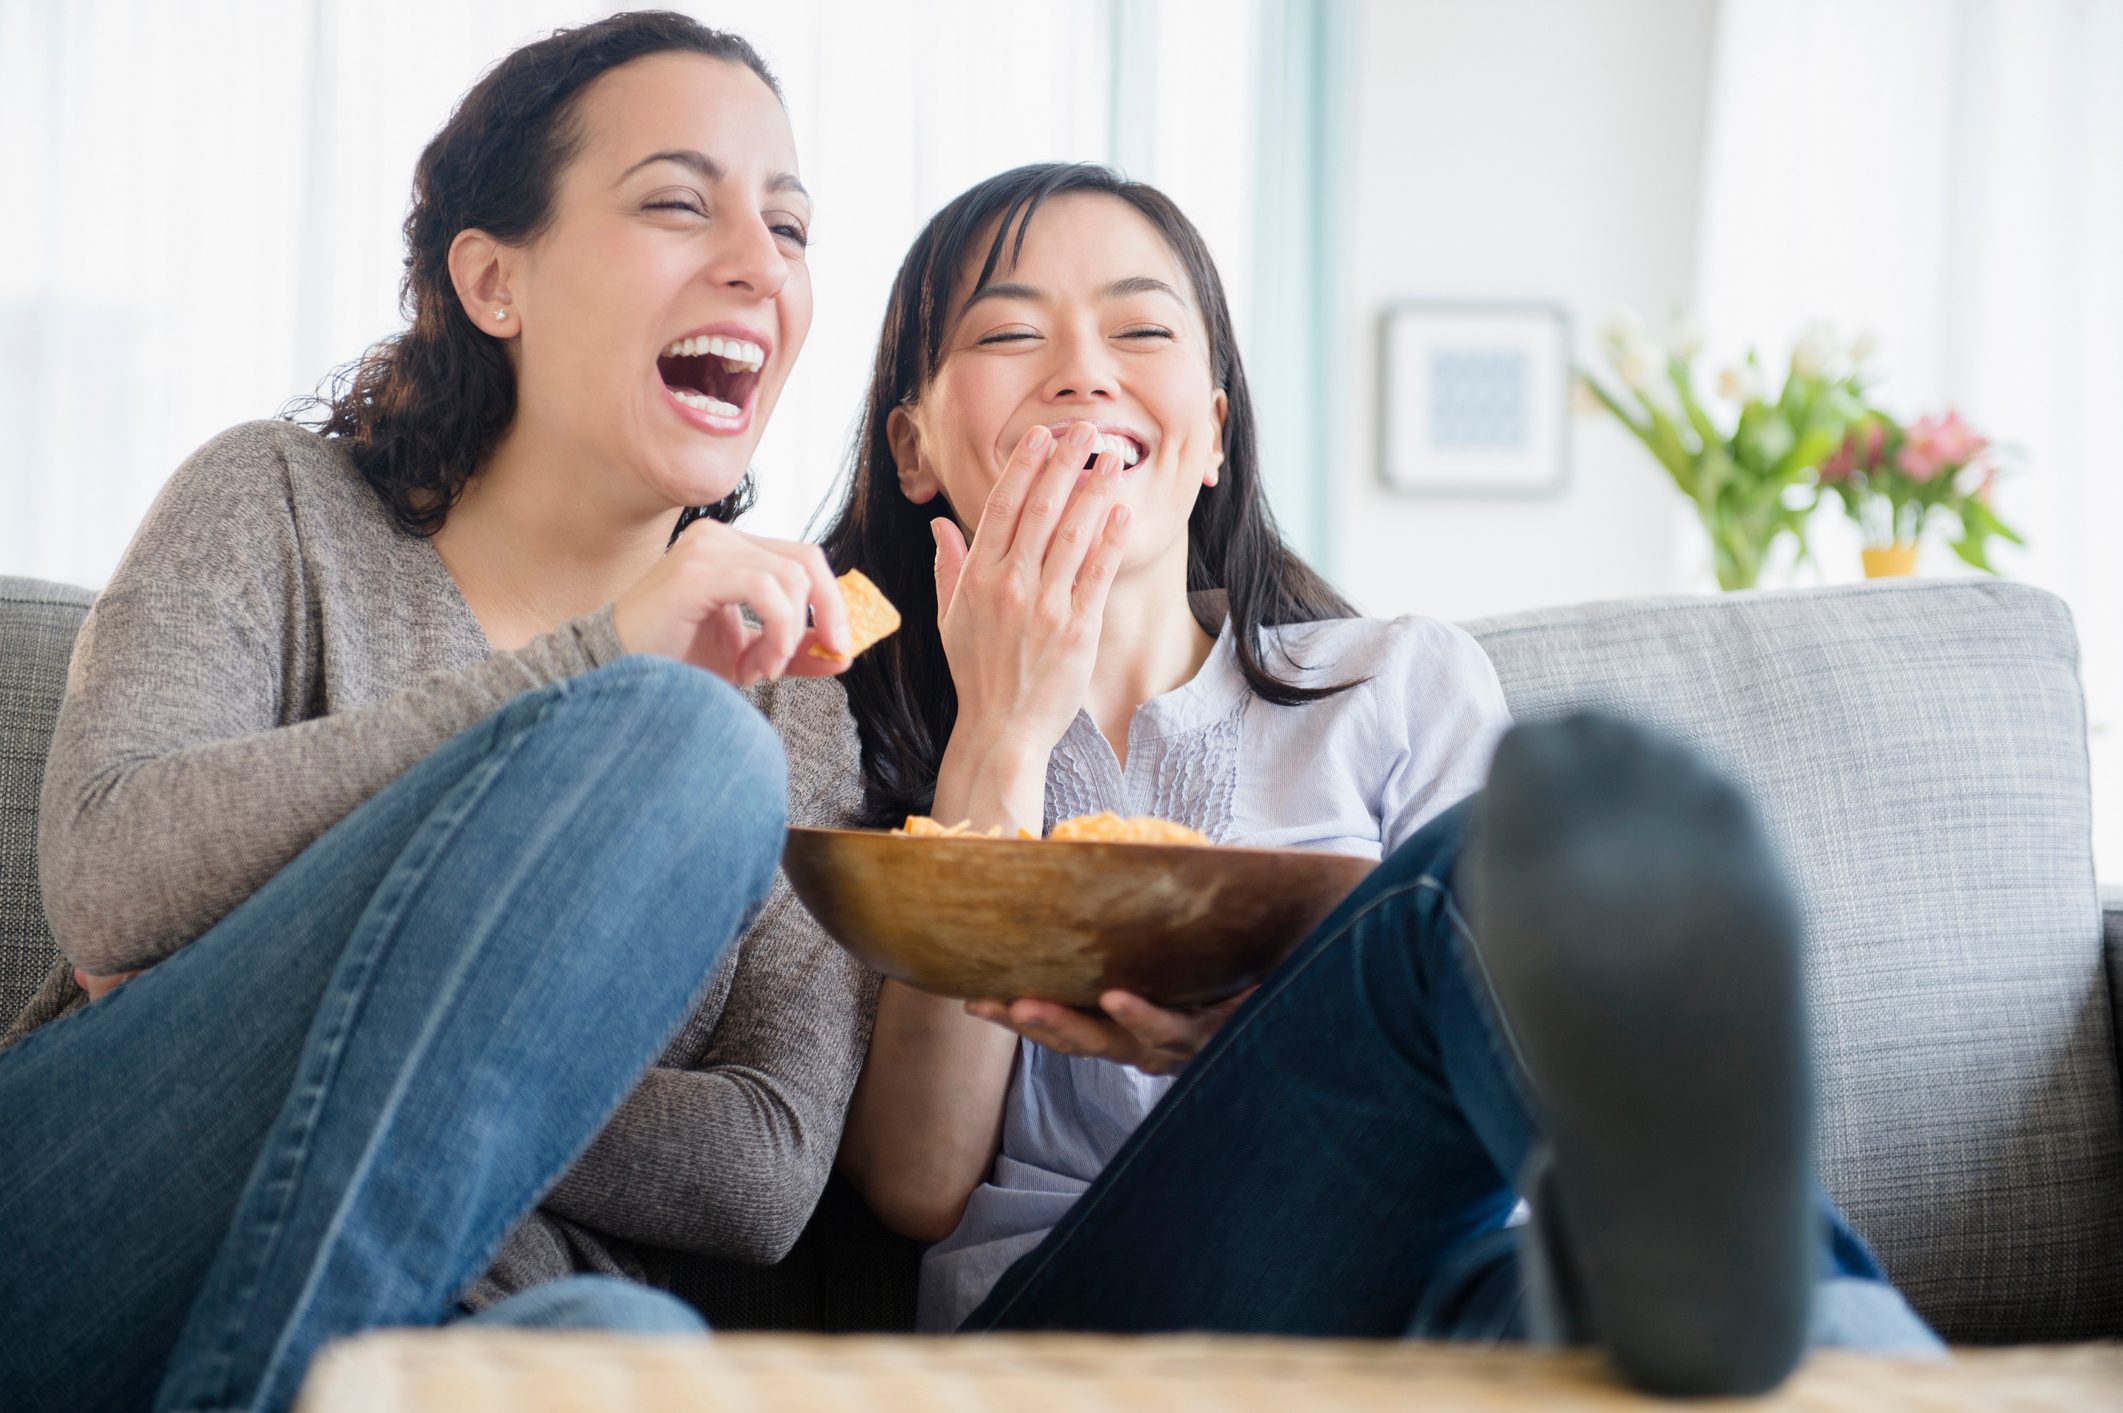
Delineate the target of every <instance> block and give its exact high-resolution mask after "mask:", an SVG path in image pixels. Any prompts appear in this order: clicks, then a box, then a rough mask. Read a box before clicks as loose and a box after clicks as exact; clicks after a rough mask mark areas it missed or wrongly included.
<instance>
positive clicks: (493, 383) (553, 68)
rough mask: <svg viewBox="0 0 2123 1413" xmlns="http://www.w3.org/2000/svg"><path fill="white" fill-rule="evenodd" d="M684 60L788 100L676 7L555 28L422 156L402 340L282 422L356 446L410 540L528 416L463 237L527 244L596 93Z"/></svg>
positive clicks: (759, 63)
mask: <svg viewBox="0 0 2123 1413" xmlns="http://www.w3.org/2000/svg"><path fill="white" fill-rule="evenodd" d="M671 52H680V53H692V54H705V55H707V56H708V57H710V58H714V59H722V60H725V61H727V62H729V63H732V64H742V65H743V66H744V67H745V68H747V69H750V70H751V71H752V72H753V73H755V74H757V75H759V77H760V79H761V80H762V81H763V82H765V84H766V85H767V87H768V88H770V89H772V90H773V91H774V95H775V97H777V98H779V97H781V86H780V85H779V84H777V83H776V82H775V81H774V75H773V74H771V73H770V72H768V70H767V66H766V62H765V61H764V60H762V59H761V58H760V57H759V54H758V53H757V51H755V50H754V49H753V48H752V46H751V45H750V44H747V43H746V42H745V41H744V40H743V39H740V38H739V37H738V36H736V35H734V34H729V33H726V32H724V31H722V30H715V29H709V28H708V27H707V26H705V25H702V24H700V23H698V22H696V21H694V20H691V19H688V18H687V17H686V16H684V15H678V14H672V13H670V12H669V11H663V10H645V11H640V12H637V13H633V14H622V15H613V16H612V17H611V18H609V19H604V20H599V21H597V22H596V23H595V24H587V25H581V26H579V27H577V28H574V29H561V30H555V31H554V32H553V33H552V34H551V35H549V36H548V37H546V38H544V39H541V40H539V41H537V42H536V43H534V44H527V45H525V46H524V47H523V48H521V49H518V50H516V51H515V52H514V53H512V54H510V55H509V56H508V57H507V58H505V59H503V60H502V61H501V62H500V63H498V64H496V65H495V66H494V67H493V68H492V69H490V70H488V71H487V73H486V75H485V77H483V78H481V79H480V80H479V82H478V83H477V84H475V85H473V87H472V91H471V92H469V93H467V94H465V96H464V98H463V99H462V100H461V101H460V102H459V103H458V105H457V110H456V111H455V112H454V113H452V114H451V115H450V120H449V121H448V122H447V123H445V124H444V125H443V128H442V131H441V132H438V133H436V134H435V136H434V139H433V140H432V141H430V142H429V143H428V145H427V148H426V150H425V151H423V152H422V153H421V154H420V161H419V163H418V165H417V166H415V168H414V170H413V205H412V210H411V211H410V212H409V213H408V214H407V216H406V218H405V278H404V280H403V281H402V282H401V284H400V285H399V296H398V297H399V305H400V308H401V309H402V311H403V312H404V315H405V318H406V323H407V327H406V329H405V331H404V332H403V333H399V334H395V335H393V336H392V337H390V338H387V339H385V340H383V341H382V342H381V343H379V344H377V345H376V346H375V347H373V348H371V349H369V351H368V352H367V353H365V354H364V355H363V356H362V357H361V358H360V359H359V360H358V361H357V362H355V363H352V364H349V365H348V366H347V367H345V368H342V369H340V370H339V371H338V372H336V373H335V374H333V376H332V378H331V379H330V381H329V383H328V384H327V387H326V389H325V391H324V392H323V394H322V395H321V396H318V397H313V398H307V399H302V400H300V401H298V402H297V403H295V404H294V405H293V406H291V407H290V408H289V409H287V411H286V412H285V413H284V414H283V415H285V416H288V417H290V418H291V419H299V420H306V421H308V423H309V425H311V426H313V427H315V429H316V430H317V431H319V432H321V433H323V434H324V435H325V436H327V437H336V438H343V439H344V440H345V442H346V445H347V448H348V450H349V451H350V452H352V454H353V458H354V464H355V465H356V466H358V467H360V468H361V474H362V475H363V476H364V477H366V478H367V480H368V482H369V484H370V485H371V486H373V487H374V488H375V490H376V494H377V495H378V496H380V497H382V499H383V502H384V504H385V505H386V506H387V507H389V509H390V512H391V516H392V518H393V519H395V520H396V521H397V522H398V523H399V524H400V525H401V526H403V527H404V528H405V529H407V530H408V531H411V532H412V533H414V534H420V535H432V534H434V533H435V532H436V531H437V530H439V529H441V528H442V524H443V521H444V520H445V519H447V518H448V516H449V513H450V508H451V507H452V506H454V505H455V504H456V503H457V498H458V497H459V496H460V495H462V494H463V492H464V488H465V485H466V484H467V483H468V482H469V481H470V480H471V479H472V475H473V473H474V472H476V471H477V470H478V469H479V467H480V464H481V463H482V462H483V461H484V460H485V459H486V457H487V455H488V453H489V452H491V451H492V450H493V448H494V444H495V443H496V442H497V441H499V440H500V438H501V434H502V433H503V432H504V431H506V430H507V429H508V425H509V422H510V420H511V419H512V418H514V417H515V415H516V375H515V372H514V370H513V369H511V368H510V366H509V359H508V355H507V353H506V352H505V351H504V350H503V349H502V347H501V341H500V340H499V339H496V338H493V337H490V336H489V335H488V334H486V333H485V332H483V331H482V330H480V329H479V328H477V327H475V326H474V324H473V322H472V320H471V319H470V318H468V317H467V316H466V314H465V312H464V307H463V305H462V304H460V303H459V301H458V298H457V291H456V287H455V286H454V285H453V284H452V283H451V282H450V265H449V260H450V243H451V242H452V241H454V240H456V238H457V234H458V232H460V231H466V230H482V231H485V232H486V233H487V234H488V235H490V236H492V237H494V239H496V240H498V241H503V242H506V243H508V244H511V245H517V244H522V243H523V242H525V241H528V240H531V239H533V238H534V237H536V236H537V235H538V234H539V233H540V232H542V231H543V230H545V228H546V227H547V226H548V225H549V224H550V223H551V222H552V219H553V195H554V190H555V188H556V187H557V186H558V185H559V180H560V173H561V171H562V169H563V168H565V167H566V166H567V164H568V162H569V161H570V160H572V159H573V158H574V156H575V154H576V153H577V152H578V151H579V150H580V149H581V147H582V142H583V138H584V133H583V129H582V124H581V122H580V121H579V120H578V113H577V110H578V107H579V104H580V100H581V97H582V93H583V90H584V89H586V88H587V87H588V86H589V85H590V83H591V81H592V80H594V79H596V78H597V77H599V76H600V75H602V74H604V73H606V72H608V71H609V70H612V69H615V68H617V67H619V66H620V65H621V64H625V63H629V62H631V61H633V60H635V59H641V58H646V57H648V56H649V55H651V54H664V53H671ZM309 414H317V415H316V416H315V417H314V419H311V418H310V416H309ZM751 489H752V488H751V478H750V477H749V476H748V477H746V479H745V480H744V481H743V482H741V483H739V485H738V487H737V489H736V490H734V491H732V492H731V493H730V495H729V496H727V497H726V498H724V499H723V500H722V501H720V502H719V503H717V504H716V505H713V506H709V507H705V508H703V509H701V510H696V511H694V512H691V513H692V514H695V515H698V514H707V515H711V516H713V517H714V518H715V519H718V520H734V519H735V518H736V517H737V516H738V515H739V514H740V513H742V511H743V510H744V508H745V506H746V504H747V503H749V500H750V496H751Z"/></svg>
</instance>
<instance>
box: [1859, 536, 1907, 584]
mask: <svg viewBox="0 0 2123 1413" xmlns="http://www.w3.org/2000/svg"><path fill="white" fill-rule="evenodd" d="M1864 556H1865V577H1866V578H1868V579H1900V578H1906V577H1907V576H1909V575H1911V574H1914V573H1916V572H1917V542H1916V541H1915V540H1897V541H1895V542H1894V543H1893V544H1891V545H1880V546H1878V547H1873V546H1870V545H1868V546H1867V547H1866V548H1865V551H1864Z"/></svg>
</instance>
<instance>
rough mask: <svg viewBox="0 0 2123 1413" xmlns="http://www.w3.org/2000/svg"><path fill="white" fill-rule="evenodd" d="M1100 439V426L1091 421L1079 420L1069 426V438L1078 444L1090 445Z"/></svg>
mask: <svg viewBox="0 0 2123 1413" xmlns="http://www.w3.org/2000/svg"><path fill="white" fill-rule="evenodd" d="M1097 439H1098V428H1096V427H1094V426H1092V425H1091V424H1090V423H1089V422H1078V423H1077V424H1076V425H1075V426H1073V427H1071V428H1069V440H1070V441H1072V442H1074V443H1075V444H1076V445H1078V446H1089V445H1091V443H1092V442H1094V441H1096V440H1097Z"/></svg>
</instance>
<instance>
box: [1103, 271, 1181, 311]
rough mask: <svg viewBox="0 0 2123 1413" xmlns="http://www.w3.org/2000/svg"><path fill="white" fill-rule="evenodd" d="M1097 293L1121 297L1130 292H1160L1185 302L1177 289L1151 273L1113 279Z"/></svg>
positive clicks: (1174, 299)
mask: <svg viewBox="0 0 2123 1413" xmlns="http://www.w3.org/2000/svg"><path fill="white" fill-rule="evenodd" d="M1098 294H1099V298H1101V299H1121V298H1124V297H1126V296H1128V295H1131V294H1162V295H1165V296H1167V297H1168V298H1170V299H1172V300H1173V301H1174V302H1175V303H1178V304H1185V303H1186V302H1187V301H1186V300H1184V299H1181V298H1180V297H1179V291H1178V290H1176V289H1174V288H1172V286H1170V285H1168V284H1166V283H1165V282H1164V281H1163V280H1160V279H1157V278H1155V277H1154V276H1151V275H1130V276H1128V277H1127V278H1126V279H1124V280H1115V281H1114V282H1113V283H1112V284H1110V285H1107V286H1106V287H1105V288H1104V289H1102V290H1100V291H1099V292H1098Z"/></svg>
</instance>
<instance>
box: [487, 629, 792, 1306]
mask: <svg viewBox="0 0 2123 1413" xmlns="http://www.w3.org/2000/svg"><path fill="white" fill-rule="evenodd" d="M630 660H631V659H626V658H622V659H621V661H623V662H624V661H630ZM726 797H727V792H725V798H726ZM784 828H786V826H784ZM775 867H776V869H777V870H778V868H779V865H778V864H777V865H776V866H775ZM773 884H774V874H773V873H772V872H769V873H768V875H767V878H766V882H765V883H764V884H763V885H761V891H760V896H759V899H758V901H756V902H755V903H754V904H753V905H752V908H751V909H750V911H749V912H748V914H747V920H746V921H744V922H742V923H741V924H740V925H739V926H738V927H737V928H735V929H734V930H733V931H732V932H731V934H730V937H729V940H728V941H727V942H726V943H725V944H724V949H723V951H722V952H721V953H720V954H718V956H717V958H716V961H715V963H714V964H713V965H711V966H709V967H708V968H706V969H705V970H704V971H703V972H702V973H701V977H700V981H699V982H698V983H697V984H696V985H695V987H694V989H693V992H692V994H691V995H689V996H688V997H687V998H686V1002H685V1004H684V1006H683V1007H681V1009H680V1011H679V1016H678V1019H677V1021H676V1022H675V1023H674V1026H676V1025H684V1024H685V1021H686V1018H687V1017H689V1016H691V1015H692V1014H693V1012H694V1011H695V1010H696V1009H698V1007H699V1004H700V1000H701V998H702V997H703V996H705V995H706V994H707V991H708V988H709V987H711V986H713V985H714V984H715V979H716V972H717V971H718V970H719V969H720V968H721V966H722V965H723V962H724V960H725V959H726V958H727V957H729V956H731V955H734V954H735V951H736V949H737V946H738V944H739V943H740V942H741V941H742V939H743V937H744V935H745V933H746V932H747V931H749V930H750V927H751V921H750V919H751V918H756V917H757V916H758V914H759V912H760V910H761V909H763V908H764V907H765V906H766V894H767V891H769V890H771V889H772V887H773ZM669 1044H670V1038H669V1037H668V1036H665V1037H663V1038H661V1039H659V1040H658V1041H657V1042H656V1044H655V1045H654V1046H653V1047H652V1048H651V1050H650V1052H649V1054H648V1056H647V1058H646V1059H645V1060H644V1061H643V1062H642V1065H643V1067H644V1068H654V1067H655V1065H656V1063H657V1061H658V1060H659V1059H660V1058H661V1057H662V1055H663V1052H664V1050H665V1049H666V1048H667V1047H668V1046H669ZM640 1083H641V1076H640V1075H638V1074H637V1075H636V1076H635V1077H634V1078H632V1079H630V1080H629V1081H627V1082H626V1083H625V1084H624V1085H623V1086H622V1087H621V1088H620V1091H619V1092H618V1093H617V1094H615V1095H613V1096H611V1098H610V1099H608V1100H607V1101H606V1102H605V1104H604V1105H603V1111H604V1112H603V1116H602V1117H601V1118H600V1119H599V1120H598V1122H596V1123H595V1124H592V1125H590V1126H589V1127H588V1129H587V1131H586V1135H585V1137H584V1138H583V1140H582V1143H581V1145H580V1146H579V1147H578V1148H577V1149H576V1150H575V1151H574V1152H573V1153H571V1154H569V1155H568V1156H567V1157H566V1158H564V1159H562V1160H561V1161H560V1163H559V1164H558V1165H557V1166H556V1167H555V1168H554V1169H553V1171H552V1173H551V1174H549V1175H548V1177H547V1180H546V1181H545V1182H544V1183H542V1184H540V1188H541V1190H543V1191H550V1190H551V1188H552V1186H553V1185H554V1184H555V1183H557V1182H558V1181H559V1180H560V1179H561V1178H562V1177H564V1176H566V1175H567V1172H568V1170H569V1169H571V1168H573V1167H574V1166H575V1164H576V1163H578V1162H579V1161H581V1159H582V1155H583V1154H584V1153H587V1152H588V1151H589V1149H590V1146H591V1145H592V1144H594V1143H595V1142H596V1141H597V1138H598V1136H599V1135H600V1134H602V1133H603V1132H604V1130H605V1128H606V1126H607V1125H609V1124H610V1123H611V1120H612V1116H613V1115H615V1114H617V1113H618V1112H619V1108H620V1106H621V1105H622V1104H624V1103H626V1101H627V1099H628V1097H629V1096H631V1095H632V1094H633V1092H634V1090H635V1089H636V1088H638V1087H639V1086H640ZM525 1215H528V1213H520V1214H518V1216H517V1217H516V1218H515V1219H513V1220H511V1221H509V1222H506V1223H504V1224H503V1225H502V1227H501V1230H500V1231H498V1232H496V1233H495V1234H494V1237H493V1238H492V1240H490V1241H488V1242H487V1243H486V1244H485V1245H484V1246H483V1247H482V1248H481V1249H480V1255H479V1258H478V1259H477V1260H476V1261H472V1262H469V1263H467V1264H468V1265H469V1266H470V1272H469V1274H467V1275H465V1276H464V1278H463V1279H462V1280H459V1281H457V1282H456V1286H457V1288H456V1289H454V1290H451V1291H448V1292H446V1293H445V1298H455V1297H458V1296H460V1295H462V1294H463V1293H464V1292H465V1291H467V1290H469V1289H470V1288H471V1287H472V1286H474V1285H476V1284H478V1282H479V1280H480V1279H481V1278H482V1277H483V1276H485V1275H486V1274H487V1272H489V1271H491V1270H492V1269H493V1267H494V1262H495V1260H496V1259H497V1258H498V1257H499V1256H500V1255H501V1249H502V1247H503V1246H505V1245H506V1244H507V1243H508V1239H509V1237H510V1236H511V1235H512V1234H513V1233H514V1232H515V1230H516V1227H517V1225H518V1223H519V1222H520V1221H521V1220H522V1218H523V1216H525ZM575 1274H576V1275H578V1276H579V1275H582V1274H584V1273H583V1272H580V1271H578V1272H576V1273H575Z"/></svg>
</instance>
